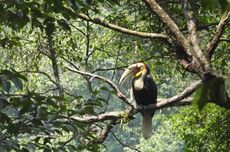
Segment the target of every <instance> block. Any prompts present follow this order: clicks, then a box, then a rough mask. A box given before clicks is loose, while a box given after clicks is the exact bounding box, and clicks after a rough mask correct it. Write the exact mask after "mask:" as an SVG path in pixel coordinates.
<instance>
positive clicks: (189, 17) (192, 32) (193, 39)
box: [181, 0, 209, 69]
mask: <svg viewBox="0 0 230 152" xmlns="http://www.w3.org/2000/svg"><path fill="white" fill-rule="evenodd" d="M181 3H182V6H183V11H184V15H185V18H186V21H187V27H188V30H189V40H190V44H191V45H192V48H193V49H194V51H195V52H196V54H197V56H198V58H199V59H200V61H199V62H200V63H202V64H203V65H204V66H207V67H205V69H209V63H208V61H207V59H206V58H205V55H204V53H203V52H202V51H201V49H200V46H199V44H198V40H197V34H196V24H195V21H194V18H193V12H192V10H191V8H190V5H189V2H188V0H181Z"/></svg>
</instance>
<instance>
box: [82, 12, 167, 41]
mask: <svg viewBox="0 0 230 152" xmlns="http://www.w3.org/2000/svg"><path fill="white" fill-rule="evenodd" d="M78 17H79V18H81V19H83V20H86V21H89V22H93V23H95V24H98V25H101V26H104V27H107V28H109V29H112V30H115V31H118V32H121V33H124V34H129V35H134V36H139V37H144V38H156V39H164V40H168V39H169V38H168V37H167V36H166V35H163V34H158V33H147V32H138V31H133V30H130V29H127V28H124V27H120V26H117V25H114V24H111V23H108V22H106V21H104V20H101V19H99V18H91V17H89V16H87V15H86V14H82V13H79V14H78Z"/></svg>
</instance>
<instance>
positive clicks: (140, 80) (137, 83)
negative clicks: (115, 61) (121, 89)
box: [133, 68, 149, 91]
mask: <svg viewBox="0 0 230 152" xmlns="http://www.w3.org/2000/svg"><path fill="white" fill-rule="evenodd" d="M147 74H149V70H148V69H147V68H143V69H141V71H140V72H138V73H137V74H136V75H135V76H134V80H133V89H134V90H136V91H138V90H141V89H143V88H144V80H145V78H146V76H147Z"/></svg>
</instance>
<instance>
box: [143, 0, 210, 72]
mask: <svg viewBox="0 0 230 152" xmlns="http://www.w3.org/2000/svg"><path fill="white" fill-rule="evenodd" d="M144 1H145V2H146V3H147V4H148V5H149V7H150V8H151V10H152V11H153V12H155V13H156V14H157V15H158V16H159V18H160V19H161V21H162V22H163V23H165V24H166V26H167V27H168V28H169V30H170V31H171V32H172V33H173V34H174V36H175V37H176V40H177V41H178V43H179V44H180V45H181V46H182V47H183V48H184V51H186V53H187V54H188V55H190V56H192V58H193V60H194V62H196V64H198V66H196V68H197V67H202V69H203V70H202V71H197V73H198V74H199V75H200V76H203V74H204V73H205V72H204V71H209V64H207V63H208V62H207V59H206V58H205V56H204V55H203V53H202V52H201V50H198V52H197V50H195V49H194V48H193V47H192V46H191V45H190V44H189V42H188V40H187V39H186V38H185V36H184V35H183V33H182V32H181V31H180V29H179V27H178V26H177V25H176V23H175V22H174V21H173V20H172V19H171V18H170V16H169V15H168V14H167V13H166V12H165V11H164V9H162V8H161V6H160V5H159V4H158V3H157V2H156V1H155V0H144ZM194 69H195V68H194Z"/></svg>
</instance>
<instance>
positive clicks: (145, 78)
mask: <svg viewBox="0 0 230 152" xmlns="http://www.w3.org/2000/svg"><path fill="white" fill-rule="evenodd" d="M129 76H133V80H132V91H133V92H132V93H133V95H134V98H135V100H136V103H137V105H138V106H140V107H141V106H148V105H150V104H154V103H156V102H157V86H156V83H155V82H154V80H153V78H152V76H151V75H150V70H149V68H148V66H147V65H146V64H144V63H136V64H132V65H130V66H129V67H128V68H127V69H126V70H125V72H124V73H123V75H122V76H121V78H120V81H119V83H122V82H124V81H125V80H126V79H127V78H128V77H129ZM141 114H142V117H143V120H142V134H143V137H144V138H145V139H148V138H150V137H151V134H152V117H153V114H154V110H152V109H148V108H145V109H144V110H142V111H141Z"/></svg>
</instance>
